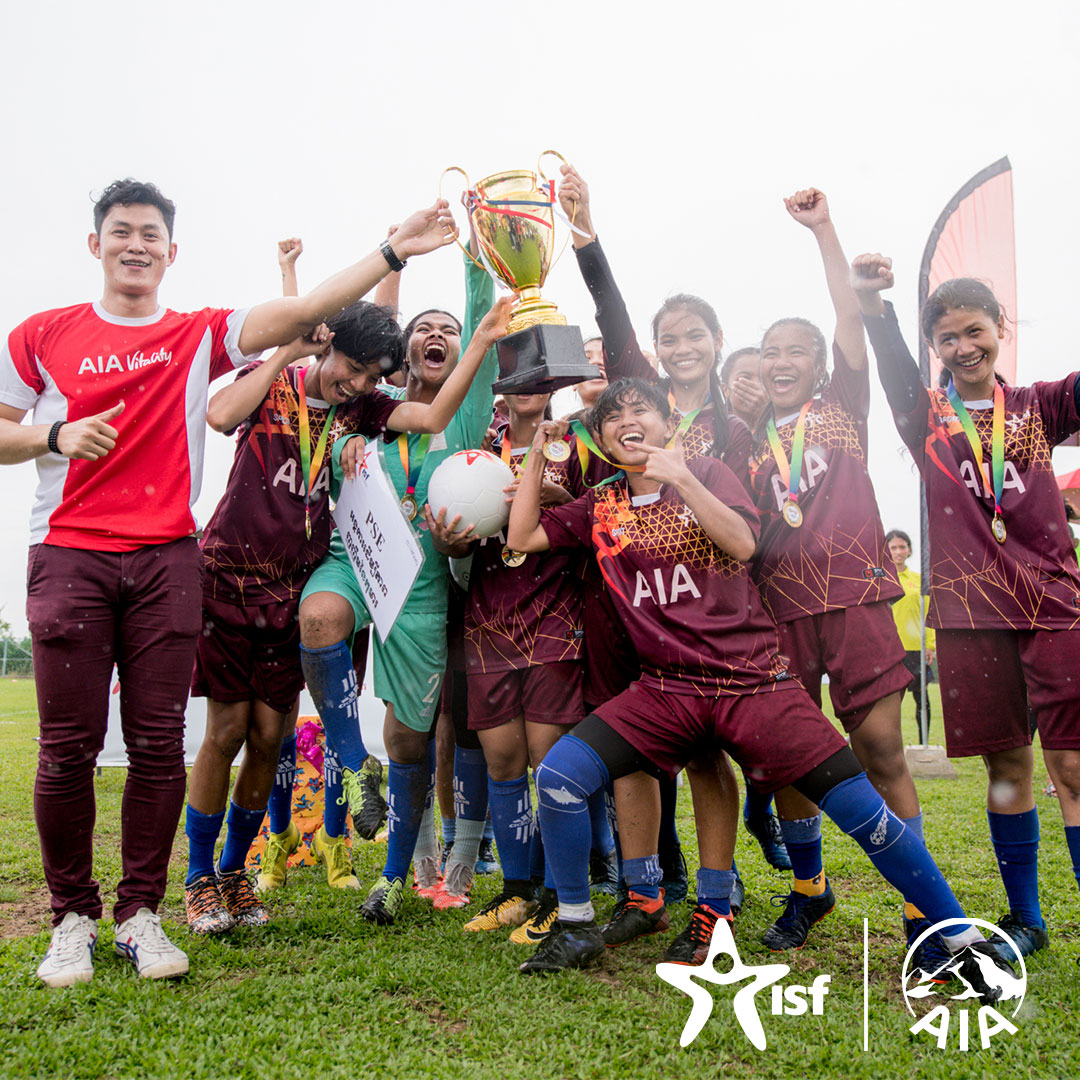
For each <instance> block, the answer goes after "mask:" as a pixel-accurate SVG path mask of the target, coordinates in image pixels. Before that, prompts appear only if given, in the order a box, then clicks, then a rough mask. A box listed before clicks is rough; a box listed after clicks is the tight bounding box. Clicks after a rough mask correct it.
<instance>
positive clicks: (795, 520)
mask: <svg viewBox="0 0 1080 1080" xmlns="http://www.w3.org/2000/svg"><path fill="white" fill-rule="evenodd" d="M780 513H781V514H783V515H784V520H785V521H786V522H787V523H788V524H789V525H790V526H791V527H792V528H793V529H797V528H798V527H799V526H800V525H801V524H802V511H801V510H800V509H799V504H798V503H797V502H795V501H794V500H793V499H788V500H787V501H786V502H785V503H784V505H783V508H782V509H781V511H780Z"/></svg>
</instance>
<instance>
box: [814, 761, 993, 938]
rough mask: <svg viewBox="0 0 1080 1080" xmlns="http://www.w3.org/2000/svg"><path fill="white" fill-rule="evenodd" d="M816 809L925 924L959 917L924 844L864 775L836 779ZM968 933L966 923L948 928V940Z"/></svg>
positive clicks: (959, 911) (958, 909)
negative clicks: (858, 847) (854, 843)
mask: <svg viewBox="0 0 1080 1080" xmlns="http://www.w3.org/2000/svg"><path fill="white" fill-rule="evenodd" d="M818 805H819V806H820V807H821V809H822V810H823V811H824V812H825V813H826V814H828V815H829V817H830V818H832V820H833V821H834V822H836V824H837V825H838V826H839V827H840V828H841V829H843V830H844V832H846V833H847V834H848V836H850V837H851V838H852V839H853V840H855V841H856V842H857V843H858V844H859V846H860V847H861V848H862V849H863V851H865V852H866V854H867V855H868V856H869V857H870V861H871V862H872V863H873V864H874V866H875V867H876V868H877V871H878V873H880V874H881V876H882V877H883V878H885V880H886V881H887V882H888V883H889V884H890V885H892V887H893V888H894V889H896V890H897V892H899V893H900V895H901V896H902V897H903V898H904V899H905V900H906V901H907V902H908V903H911V904H914V905H915V906H916V907H917V908H918V909H919V910H920V911H921V912H922V913H923V914H924V915H925V916H926V917H927V918H928V919H929V920H930V921H931V922H933V923H936V922H941V921H942V920H943V919H963V918H964V909H963V908H962V907H961V906H960V905H959V903H957V900H956V897H955V896H953V892H952V889H950V888H949V886H948V884H947V883H946V881H945V878H944V877H942V875H941V871H940V870H939V869H938V867H937V863H935V862H934V860H933V859H932V858H931V857H930V853H929V852H928V851H927V850H926V845H925V844H924V843H923V842H922V841H921V840H920V839H919V838H918V837H917V836H916V835H915V834H914V833H913V832H911V830H910V829H907V828H905V826H904V823H903V822H902V821H901V820H900V819H899V818H898V817H897V816H896V815H895V814H894V813H893V812H892V811H891V810H890V809H889V808H888V806H886V805H885V800H884V799H882V797H881V796H880V795H879V794H878V793H877V791H876V790H875V789H874V787H873V785H872V784H871V783H870V781H869V780H868V779H867V778H866V773H859V775H858V776H852V777H850V778H849V779H847V780H842V781H841V782H840V783H839V784H837V785H836V787H834V788H833V789H832V790H831V791H829V792H828V793H827V794H826V795H825V797H824V798H822V799H821V800H820V801H819V803H818ZM971 929H972V927H971V926H970V924H969V925H968V926H967V927H964V926H962V925H958V926H955V927H951V928H950V934H949V937H950V938H954V937H960V936H961V935H962V934H964V933H966V932H969V931H971Z"/></svg>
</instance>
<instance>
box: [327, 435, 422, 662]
mask: <svg viewBox="0 0 1080 1080" xmlns="http://www.w3.org/2000/svg"><path fill="white" fill-rule="evenodd" d="M334 522H335V524H336V525H337V527H338V532H340V533H341V538H342V540H344V541H345V550H346V551H347V552H348V553H349V560H350V561H351V562H352V566H353V573H355V574H356V580H357V581H358V582H359V583H360V591H361V593H362V594H363V597H364V603H365V604H367V609H368V611H369V612H370V614H371V619H372V622H374V624H375V629H376V630H377V631H378V632H379V638H380V639H381V640H382V641H385V640H386V636H387V634H389V633H390V628H391V627H392V626H393V625H394V620H395V619H396V618H397V617H398V612H400V611H401V608H402V605H403V604H404V603H405V599H406V597H407V596H408V595H409V590H410V589H411V588H412V586H413V582H414V581H415V580H416V575H417V574H419V573H420V567H421V566H423V565H424V552H423V549H422V548H421V547H420V544H419V541H418V540H417V539H416V534H415V533H414V532H413V528H412V525H410V524H409V522H408V521H406V520H405V515H404V514H403V513H402V512H401V502H400V500H399V499H398V496H397V493H396V492H395V491H394V489H393V487H392V486H391V484H390V481H389V480H388V479H387V477H386V473H385V472H383V468H382V462H380V461H379V450H378V443H377V442H375V441H372V442H369V443H368V444H367V448H366V449H365V451H364V458H363V461H362V462H361V463H360V468H359V474H358V475H357V476H356V477H354V478H353V479H351V480H350V479H346V480H345V481H344V482H343V483H342V485H341V494H340V495H339V496H338V501H337V506H335V507H334Z"/></svg>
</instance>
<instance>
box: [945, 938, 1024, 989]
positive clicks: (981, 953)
mask: <svg viewBox="0 0 1080 1080" xmlns="http://www.w3.org/2000/svg"><path fill="white" fill-rule="evenodd" d="M943 976H948V977H950V978H953V979H956V980H958V981H959V982H962V983H964V984H965V985H966V986H968V987H969V988H970V990H972V991H973V992H974V993H975V995H976V996H977V997H978V999H979V1000H980V1001H982V1002H984V1003H986V1004H990V1003H992V1002H995V1001H1001V1000H1005V1001H1008V1000H1009V999H1010V998H1014V997H1017V996H1018V994H1019V985H1020V980H1019V979H1018V978H1017V977H1016V972H1015V970H1014V969H1013V966H1012V964H1010V963H1009V962H1008V961H1007V960H1004V959H1003V958H1002V956H1001V954H1000V953H999V952H998V949H997V947H996V946H995V945H994V943H993V942H991V941H976V942H975V943H974V944H973V945H965V946H964V948H962V949H961V950H960V951H959V952H958V953H956V954H955V955H954V956H952V957H950V958H949V960H948V961H947V963H946V964H945V967H944V968H942V969H941V970H940V971H938V972H937V973H935V976H934V978H935V981H938V980H940V979H941V978H942V977H943Z"/></svg>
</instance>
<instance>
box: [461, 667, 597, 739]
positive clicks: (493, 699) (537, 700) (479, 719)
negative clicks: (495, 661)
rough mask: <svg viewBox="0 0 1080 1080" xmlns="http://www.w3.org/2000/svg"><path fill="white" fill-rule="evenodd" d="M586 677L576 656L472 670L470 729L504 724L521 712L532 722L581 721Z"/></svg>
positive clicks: (574, 722)
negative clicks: (534, 664) (515, 667)
mask: <svg viewBox="0 0 1080 1080" xmlns="http://www.w3.org/2000/svg"><path fill="white" fill-rule="evenodd" d="M583 679H584V671H583V669H582V665H581V664H580V663H578V662H577V661H576V660H560V661H557V662H556V663H553V664H541V665H539V666H537V667H528V668H521V669H520V670H518V671H494V672H490V673H489V674H486V675H485V674H482V673H479V672H476V673H473V672H470V673H469V680H468V681H469V730H470V731H484V730H486V729H487V728H496V727H501V726H502V725H503V724H508V723H510V721H511V720H513V719H514V718H515V717H518V716H524V717H525V719H526V721H528V722H529V723H530V724H578V723H580V722H581V721H582V720H584V719H585V707H584V705H583V704H582V702H581V684H582V681H583Z"/></svg>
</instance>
